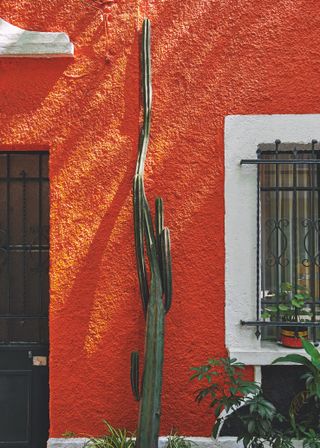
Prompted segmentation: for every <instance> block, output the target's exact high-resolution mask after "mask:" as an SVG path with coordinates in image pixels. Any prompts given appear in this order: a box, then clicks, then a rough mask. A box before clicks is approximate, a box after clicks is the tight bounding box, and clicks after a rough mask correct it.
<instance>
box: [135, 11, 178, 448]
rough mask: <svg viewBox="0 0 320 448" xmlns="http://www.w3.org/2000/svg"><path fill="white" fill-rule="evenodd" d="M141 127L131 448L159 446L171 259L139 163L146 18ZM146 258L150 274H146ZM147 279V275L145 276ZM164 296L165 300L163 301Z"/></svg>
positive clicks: (147, 56)
mask: <svg viewBox="0 0 320 448" xmlns="http://www.w3.org/2000/svg"><path fill="white" fill-rule="evenodd" d="M142 87H143V111H144V114H143V125H142V128H141V131H140V137H139V145H138V158H137V164H136V170H135V176H134V182H133V207H134V235H135V250H136V261H137V271H138V278H139V285H140V294H141V300H142V306H143V310H144V314H145V317H146V336H145V353H144V368H143V376H142V387H141V393H140V391H139V354H138V353H137V352H133V353H132V354H131V387H132V391H133V394H134V396H135V397H136V399H139V398H140V412H139V424H138V431H137V441H136V448H158V434H159V427H160V414H161V389H162V370H163V348H164V318H165V313H166V311H168V310H169V308H170V305H171V294H172V293H171V291H172V286H171V282H172V279H171V257H170V235H169V230H168V229H167V228H165V227H164V212H163V201H162V199H161V198H157V199H156V217H155V225H154V224H153V220H152V216H151V212H150V208H149V204H148V201H147V198H146V195H145V190H144V183H143V178H144V167H145V160H146V156H147V150H148V143H149V138H150V125H151V106H152V86H151V52H150V21H149V20H147V19H146V20H144V22H143V30H142ZM147 261H148V264H149V267H150V276H148V274H147V264H146V262H147ZM149 277H150V278H149ZM163 297H164V300H163Z"/></svg>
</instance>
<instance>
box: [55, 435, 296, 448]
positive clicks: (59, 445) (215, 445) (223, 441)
mask: <svg viewBox="0 0 320 448" xmlns="http://www.w3.org/2000/svg"><path fill="white" fill-rule="evenodd" d="M186 438H187V440H190V441H192V442H194V443H195V445H194V447H195V448H196V447H198V448H220V447H221V448H240V447H243V444H242V443H237V438H236V437H220V440H219V442H217V441H215V440H213V439H211V438H210V437H186ZM87 441H88V439H80V438H79V439H49V440H48V443H47V448H83V446H84V445H85V443H86V442H87ZM166 441H167V437H160V439H159V448H164V447H165V446H166ZM267 446H268V445H267V444H266V447H267ZM294 446H295V447H296V448H302V443H301V442H295V443H294Z"/></svg>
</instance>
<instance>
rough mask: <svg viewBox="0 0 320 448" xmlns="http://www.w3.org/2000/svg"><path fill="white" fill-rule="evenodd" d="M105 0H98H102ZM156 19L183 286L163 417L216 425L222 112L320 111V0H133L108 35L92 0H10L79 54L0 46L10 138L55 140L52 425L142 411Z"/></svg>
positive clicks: (190, 428) (18, 19)
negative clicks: (138, 162)
mask: <svg viewBox="0 0 320 448" xmlns="http://www.w3.org/2000/svg"><path fill="white" fill-rule="evenodd" d="M87 1H88V2H90V0H87ZM146 7H148V9H149V17H150V18H151V20H152V28H153V30H152V37H153V40H152V53H153V88H154V106H153V107H154V108H153V121H152V142H151V145H150V152H149V156H148V161H147V169H146V171H147V174H146V188H147V194H148V197H149V199H151V198H152V197H154V196H155V195H156V194H160V195H161V196H163V197H164V199H165V205H166V221H167V224H168V225H169V226H170V228H171V231H172V250H173V274H174V298H173V306H172V309H171V311H170V313H169V314H168V316H167V323H166V349H165V379H164V390H163V420H162V432H163V433H168V432H169V431H170V429H171V428H172V427H175V428H177V429H178V430H179V431H180V432H182V433H185V434H195V435H196V434H203V435H205V434H209V430H210V426H211V417H210V415H209V413H206V409H205V406H203V407H198V406H197V405H196V404H195V403H194V401H193V396H192V392H193V390H194V386H193V385H192V384H189V383H188V377H189V371H188V369H189V366H190V365H192V364H196V363H199V362H201V361H203V360H205V359H206V358H207V357H208V356H209V355H223V354H224V353H225V352H224V343H223V340H224V243H223V218H224V203H223V119H224V116H225V115H227V114H262V113H264V114H272V113H315V112H319V92H320V64H319V59H320V56H319V48H320V34H319V25H320V16H319V14H317V12H318V7H319V4H318V1H317V0H259V1H257V0H229V1H225V0H184V1H182V0H153V1H151V0H150V1H149V4H148V5H147V4H146V2H142V1H141V2H139V1H138V0H134V1H129V0H118V2H117V3H116V4H115V5H114V6H113V9H112V14H111V18H112V21H110V22H109V25H110V33H109V39H108V40H109V49H108V59H109V62H106V61H105V53H106V37H107V36H106V35H105V32H104V27H103V24H102V22H101V14H100V13H99V11H97V10H95V9H92V8H90V7H88V6H86V4H85V2H83V1H81V0H68V1H65V0H46V1H43V0H32V1H31V0H1V4H0V16H2V17H3V18H4V19H6V20H8V21H10V22H11V23H13V24H14V25H18V26H22V27H25V28H28V29H32V30H43V31H66V32H68V33H69V35H70V36H71V39H72V41H73V42H74V43H75V46H76V57H75V59H74V60H73V61H67V60H7V61H6V60H2V61H1V62H0V118H1V126H0V137H1V144H12V145H16V144H23V145H27V146H30V148H31V147H33V146H34V145H43V144H46V145H49V147H50V178H51V314H50V334H51V383H50V385H51V386H50V387H51V404H50V414H51V436H59V435H61V433H63V432H64V431H66V430H68V431H74V432H77V433H85V434H90V433H91V434H92V433H96V434H97V433H99V432H100V431H101V430H102V428H103V426H102V424H101V423H100V422H101V419H102V418H106V419H108V420H109V421H110V422H111V423H112V424H113V425H120V426H127V427H129V428H131V429H134V428H135V426H136V417H137V404H136V403H135V402H134V400H133V398H132V396H131V391H130V385H129V358H130V352H131V351H132V350H133V349H137V348H138V349H140V350H142V349H143V334H144V322H143V316H142V312H141V307H140V299H139V294H138V284H137V279H136V272H135V260H134V249H133V226H132V211H131V207H132V204H131V180H132V175H133V172H134V165H135V157H136V147H137V138H138V115H139V91H138V80H139V69H138V63H139V55H138V42H139V35H138V32H137V28H139V29H140V26H141V21H142V18H143V15H144V12H145V10H146Z"/></svg>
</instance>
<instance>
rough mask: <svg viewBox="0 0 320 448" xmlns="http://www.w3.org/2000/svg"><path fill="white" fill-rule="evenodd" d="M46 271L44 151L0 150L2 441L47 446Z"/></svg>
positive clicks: (5, 447) (8, 447)
mask: <svg viewBox="0 0 320 448" xmlns="http://www.w3.org/2000/svg"><path fill="white" fill-rule="evenodd" d="M48 271H49V176H48V153H47V152H45V151H10V152H4V151H2V152H0V448H18V447H19V448H45V446H46V441H47V438H48V427H49V416H48V400H49V387H48V351H49V340H48V305H49V275H48Z"/></svg>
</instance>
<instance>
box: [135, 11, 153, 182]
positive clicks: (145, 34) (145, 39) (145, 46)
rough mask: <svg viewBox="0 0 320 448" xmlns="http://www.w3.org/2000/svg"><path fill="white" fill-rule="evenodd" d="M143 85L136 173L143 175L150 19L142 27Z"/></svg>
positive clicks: (149, 101)
mask: <svg viewBox="0 0 320 448" xmlns="http://www.w3.org/2000/svg"><path fill="white" fill-rule="evenodd" d="M142 83H143V84H142V85H143V126H142V129H141V133H140V139H139V154H138V160H137V165H136V174H141V175H143V172H144V165H145V161H146V156H147V150H148V143H149V139H150V125H151V107H152V85H151V45H150V20H148V19H146V20H144V21H143V28H142Z"/></svg>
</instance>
